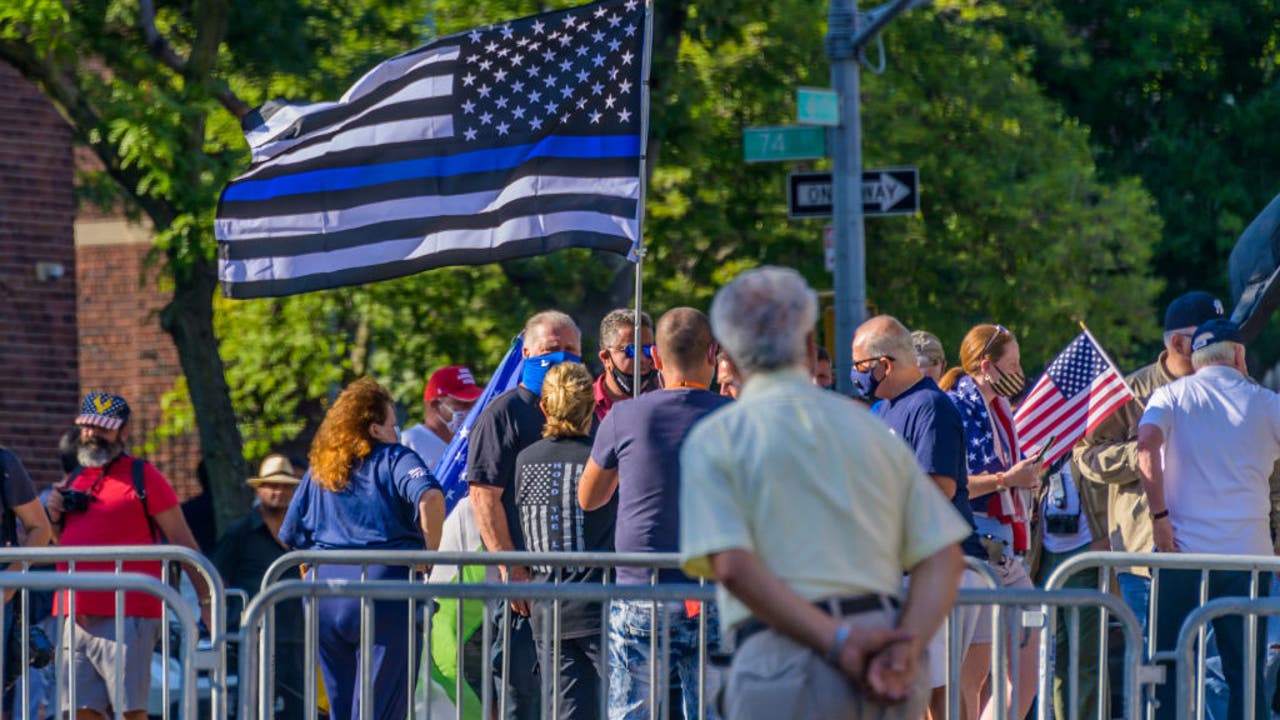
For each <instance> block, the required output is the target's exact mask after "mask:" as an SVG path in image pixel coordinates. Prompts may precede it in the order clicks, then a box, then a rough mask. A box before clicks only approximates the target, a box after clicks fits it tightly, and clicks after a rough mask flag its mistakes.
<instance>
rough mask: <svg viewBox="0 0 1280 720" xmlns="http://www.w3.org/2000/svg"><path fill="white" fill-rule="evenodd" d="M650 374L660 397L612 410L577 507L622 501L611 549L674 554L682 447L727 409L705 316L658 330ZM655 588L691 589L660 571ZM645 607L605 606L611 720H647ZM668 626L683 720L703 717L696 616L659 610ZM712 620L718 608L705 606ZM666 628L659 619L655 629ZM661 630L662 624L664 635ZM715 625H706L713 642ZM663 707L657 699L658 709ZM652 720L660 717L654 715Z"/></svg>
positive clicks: (635, 576) (673, 317)
mask: <svg viewBox="0 0 1280 720" xmlns="http://www.w3.org/2000/svg"><path fill="white" fill-rule="evenodd" d="M657 335H658V338H657V339H658V345H657V348H656V351H655V354H654V357H653V361H654V365H655V366H656V367H657V368H658V369H659V370H660V371H661V372H662V380H663V386H664V387H663V389H662V390H658V391H655V392H651V393H647V394H645V395H641V396H640V397H637V398H635V399H632V400H628V401H626V402H624V403H618V404H617V405H614V406H613V410H612V411H611V412H610V413H609V415H608V416H606V417H605V419H604V422H602V423H600V429H599V430H597V431H596V439H595V443H594V444H593V445H592V448H591V460H589V461H588V462H587V469H586V471H585V472H584V473H583V475H582V480H581V481H579V484H578V502H579V504H580V505H581V506H582V508H583V509H584V510H594V509H596V508H598V507H601V506H603V505H604V504H605V503H607V502H608V501H609V498H611V497H612V496H613V494H614V492H615V491H616V492H617V494H618V520H617V524H616V525H615V529H614V547H615V549H616V550H617V551H618V552H623V553H626V552H667V553H670V552H677V551H678V550H679V548H680V508H679V505H678V500H679V498H680V463H679V460H678V458H679V456H680V445H681V443H682V442H684V438H685V436H686V435H687V434H688V432H689V429H690V428H691V427H693V425H694V423H696V422H697V421H699V420H701V419H702V418H703V417H705V416H706V415H708V414H709V413H711V412H712V411H714V410H716V409H717V408H720V407H722V406H724V405H726V404H728V403H729V402H731V401H730V400H729V399H728V398H725V397H721V396H720V395H718V394H716V393H713V392H711V391H710V390H708V387H709V386H710V384H711V379H712V377H713V376H714V375H715V366H716V348H715V345H714V343H713V342H712V338H711V324H710V323H709V322H708V321H707V316H706V315H704V314H702V313H701V312H699V311H697V310H694V309H693V308H676V309H674V310H671V311H669V312H667V314H665V315H663V316H662V318H661V319H660V320H659V321H658V333H657ZM617 579H618V583H619V584H631V585H647V584H649V581H650V579H651V578H650V571H649V570H645V569H642V568H619V569H618V576H617ZM658 581H659V582H689V579H688V578H687V577H685V575H684V573H682V572H680V571H679V570H664V571H662V573H661V574H660V575H659V577H658ZM652 607H653V604H652V603H649V602H630V601H619V600H615V601H613V602H612V603H611V605H610V607H609V717H610V718H611V719H612V720H618V719H619V718H633V717H635V718H641V717H643V718H648V717H649V716H650V710H651V709H650V708H649V707H648V703H649V670H648V665H649V662H650V658H649V639H650V635H651V633H652V628H651V626H650V623H651V608H652ZM660 607H661V608H662V609H661V610H660V611H659V612H661V613H662V614H663V615H664V617H665V618H667V620H668V622H670V625H669V628H670V635H669V637H670V650H671V665H670V667H671V671H672V676H673V678H672V686H673V687H674V686H675V685H676V684H677V683H678V684H679V686H680V688H681V690H682V697H683V705H684V716H685V717H686V718H691V717H698V716H699V713H698V625H699V623H698V617H697V615H696V613H692V612H690V611H689V609H687V608H686V606H685V604H684V603H665V604H660ZM705 610H706V611H707V612H712V611H713V606H711V605H707V606H705ZM659 622H661V620H659ZM659 627H661V625H660V626H659ZM718 627H719V623H717V622H715V617H714V616H709V617H708V618H707V636H708V643H709V644H712V645H715V644H718V640H717V639H716V635H717V631H718ZM663 701H665V698H659V702H663ZM652 711H653V713H654V715H655V716H656V715H658V714H660V713H659V711H658V709H657V708H652Z"/></svg>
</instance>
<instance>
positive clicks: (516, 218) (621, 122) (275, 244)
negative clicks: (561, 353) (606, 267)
mask: <svg viewBox="0 0 1280 720" xmlns="http://www.w3.org/2000/svg"><path fill="white" fill-rule="evenodd" d="M645 27H646V26H645V4H644V3H643V2H642V1H641V0H605V1H604V2H598V3H594V4H591V5H586V6H582V7H577V8H571V9H568V10H561V11H557V12H551V13H544V14H541V15H535V16H531V17H527V18H523V19H520V20H513V21H510V22H504V23H498V24H495V25H490V26H488V27H483V28H476V29H474V30H471V31H469V32H466V33H461V34H458V35H453V36H450V37H446V38H443V39H440V40H436V41H434V42H432V43H430V44H427V45H425V46H423V47H421V48H418V49H416V50H413V51H410V52H408V53H405V54H403V55H400V56H398V57H396V58H392V59H391V60H388V61H386V62H384V63H382V64H381V65H378V66H377V67H375V68H374V69H372V70H370V71H369V72H368V73H367V74H365V75H364V77H362V78H361V79H360V80H359V81H357V82H356V83H355V85H354V86H352V87H351V88H350V89H349V90H348V91H347V92H346V94H345V95H343V97H342V99H341V100H339V101H337V102H322V103H312V104H308V105H287V104H279V103H272V104H268V105H267V106H263V107H262V108H259V110H258V111H255V113H252V114H251V115H250V116H249V118H246V132H245V138H246V140H247V141H248V142H249V145H250V148H251V150H252V154H253V164H252V166H251V167H250V169H249V171H248V172H246V173H245V174H244V175H242V176H240V177H239V178H237V179H235V180H234V181H232V182H231V183H230V184H229V185H228V186H227V187H226V189H225V190H224V191H223V193H222V197H221V199H220V201H219V204H218V214H217V221H216V226H215V231H216V234H217V238H218V244H219V279H220V280H221V282H222V288H223V292H224V293H225V294H226V295H228V296H229V297H237V298H247V297H262V296H275V295H288V294H292V293H299V292H307V291H311V290H320V289H326V288H332V287H340V286H343V285H352V284H357V283H364V282H371V281H376V280H383V279H387V278H392V277H399V276H402V275H409V274H412V273H415V272H419V271H422V270H427V269H430V268H435V267H441V266H444V265H468V264H478V263H489V262H496V261H499V260H505V259H509V258H513V257H522V256H528V255H536V254H543V253H547V252H550V251H552V250H556V249H560V248H565V247H590V248H596V249H601V250H610V251H614V252H618V253H624V254H628V255H632V256H633V254H634V250H635V249H636V247H637V244H638V242H639V232H640V230H639V215H640V213H639V199H640V196H641V183H642V182H643V177H642V172H641V155H642V152H643V150H642V149H643V147H644V141H643V133H644V132H645V128H646V125H645V122H644V112H645V102H644V101H643V96H644V92H645V78H646V76H645V73H646V72H647V66H646V63H645V62H644V53H645V52H646V51H647V45H646V42H645V34H646V29H645Z"/></svg>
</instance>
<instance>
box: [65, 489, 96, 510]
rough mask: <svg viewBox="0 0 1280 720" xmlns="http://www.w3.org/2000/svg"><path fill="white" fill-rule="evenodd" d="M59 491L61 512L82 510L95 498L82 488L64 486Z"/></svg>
mask: <svg viewBox="0 0 1280 720" xmlns="http://www.w3.org/2000/svg"><path fill="white" fill-rule="evenodd" d="M61 492H62V511H63V512H69V513H73V512H84V511H85V510H88V509H89V503H90V502H92V501H94V500H96V499H97V498H95V497H94V496H92V495H90V494H89V493H87V492H85V491H83V490H72V489H71V488H66V489H64V490H62V491H61Z"/></svg>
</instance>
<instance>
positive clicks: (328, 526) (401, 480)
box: [280, 443, 440, 550]
mask: <svg viewBox="0 0 1280 720" xmlns="http://www.w3.org/2000/svg"><path fill="white" fill-rule="evenodd" d="M439 489H440V483H438V482H436V479H435V477H434V476H432V474H431V472H430V471H429V470H427V468H426V466H425V465H423V464H422V458H420V457H418V454H417V453H415V452H414V451H412V450H410V449H409V448H407V447H405V446H403V445H389V444H386V443H381V444H379V445H376V446H374V448H373V452H371V453H369V454H368V455H367V456H365V457H364V458H363V459H362V460H360V461H359V462H358V463H356V466H355V467H354V468H352V469H351V476H350V478H349V480H348V483H347V486H346V487H345V488H343V489H342V490H340V491H338V492H333V491H331V490H326V489H324V488H323V487H320V486H319V485H318V484H316V483H315V482H313V481H312V479H311V471H309V470H308V471H307V473H306V474H305V475H303V476H302V483H301V484H299V485H298V490H297V492H295V493H294V495H293V501H292V502H290V503H289V511H288V512H287V513H285V517H284V523H283V524H282V525H281V526H280V542H282V543H284V544H286V545H288V546H289V547H292V548H294V549H297V550H307V549H311V548H315V549H318V550H341V549H348V548H349V549H357V550H365V549H367V550H422V549H424V547H425V546H424V545H423V540H422V530H421V528H420V527H419V525H418V498H420V497H422V495H423V493H425V492H427V491H428V490H439Z"/></svg>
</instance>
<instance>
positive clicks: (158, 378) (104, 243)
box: [0, 63, 199, 497]
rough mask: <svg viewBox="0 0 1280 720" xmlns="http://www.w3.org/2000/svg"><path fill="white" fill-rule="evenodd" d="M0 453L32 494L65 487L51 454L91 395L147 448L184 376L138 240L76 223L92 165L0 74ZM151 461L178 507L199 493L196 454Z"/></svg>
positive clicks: (164, 454)
mask: <svg viewBox="0 0 1280 720" xmlns="http://www.w3.org/2000/svg"><path fill="white" fill-rule="evenodd" d="M0 126H3V127H4V128H5V132H3V133H0V293H3V297H4V302H0V388H2V389H0V443H3V444H4V445H6V446H8V447H10V448H12V449H13V450H14V451H15V452H17V453H18V454H19V456H20V457H21V458H22V460H23V463H24V464H25V465H26V467H27V469H28V470H29V471H30V472H31V475H32V478H33V479H34V480H35V481H36V483H37V484H38V485H44V484H48V483H52V482H55V481H56V480H58V479H60V478H61V471H60V470H59V468H58V462H57V456H56V448H57V441H58V437H59V435H60V434H61V433H62V432H63V431H64V430H65V429H66V428H67V427H69V426H70V422H71V420H72V418H74V417H75V415H76V413H77V411H78V409H79V398H80V397H81V395H82V393H84V392H86V391H89V390H110V391H113V392H117V393H119V394H121V395H124V396H125V397H126V398H127V399H128V400H129V403H130V405H131V406H132V407H133V410H134V414H133V420H132V425H133V437H132V439H133V442H134V443H135V445H140V444H141V443H143V442H147V441H149V440H152V439H153V438H152V433H153V431H154V429H155V428H156V427H158V426H159V424H160V420H161V417H160V414H161V406H160V399H161V397H162V396H163V395H164V393H165V392H167V391H169V390H170V389H172V388H173V385H174V381H175V380H176V379H177V378H178V377H179V373H180V372H181V370H180V368H179V365H178V359H177V352H176V350H175V349H174V347H173V342H172V340H170V338H169V336H168V335H166V334H165V333H164V331H163V330H161V329H160V324H159V312H160V310H161V309H162V308H163V307H164V303H165V301H166V298H165V295H164V293H162V292H161V291H160V290H159V289H158V287H157V283H156V274H157V269H156V268H148V267H147V266H146V264H145V263H144V258H145V256H146V254H147V252H148V251H149V250H150V248H151V240H150V235H149V233H147V231H146V230H145V229H142V228H139V227H137V226H134V225H129V224H127V223H125V222H124V221H123V220H122V219H120V218H119V217H113V216H106V215H103V214H101V213H98V212H95V211H93V210H91V209H86V210H82V211H81V212H79V213H77V209H76V202H75V191H74V181H75V169H76V168H77V167H81V168H83V167H87V166H88V165H90V164H91V163H93V161H94V160H93V158H92V155H90V154H88V153H85V152H83V151H81V152H75V151H74V150H73V143H72V136H71V132H70V130H69V128H68V127H67V125H66V123H65V122H64V121H63V120H62V118H61V117H59V116H58V114H57V112H55V111H54V109H53V108H52V106H51V105H50V104H49V103H48V101H47V100H45V98H44V96H43V95H42V94H41V93H40V92H39V90H38V89H36V88H35V87H34V86H33V85H31V84H30V83H28V82H27V81H26V80H25V79H24V78H22V76H21V75H20V74H19V73H18V72H17V71H16V70H14V69H12V68H11V67H9V66H8V65H6V64H4V63H0ZM147 458H148V459H149V460H151V461H152V462H153V463H155V464H156V466H157V467H159V468H160V470H161V472H163V473H165V475H167V476H168V477H169V478H170V480H171V481H172V482H173V483H174V486H175V487H176V488H177V490H178V493H179V495H180V496H182V497H188V496H190V495H193V494H196V493H198V486H197V484H196V482H195V465H196V463H197V462H198V460H199V442H198V440H196V439H195V438H193V437H189V436H188V437H179V438H176V439H172V440H167V441H165V442H161V443H156V444H155V447H154V448H153V449H151V450H150V451H149V452H147Z"/></svg>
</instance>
